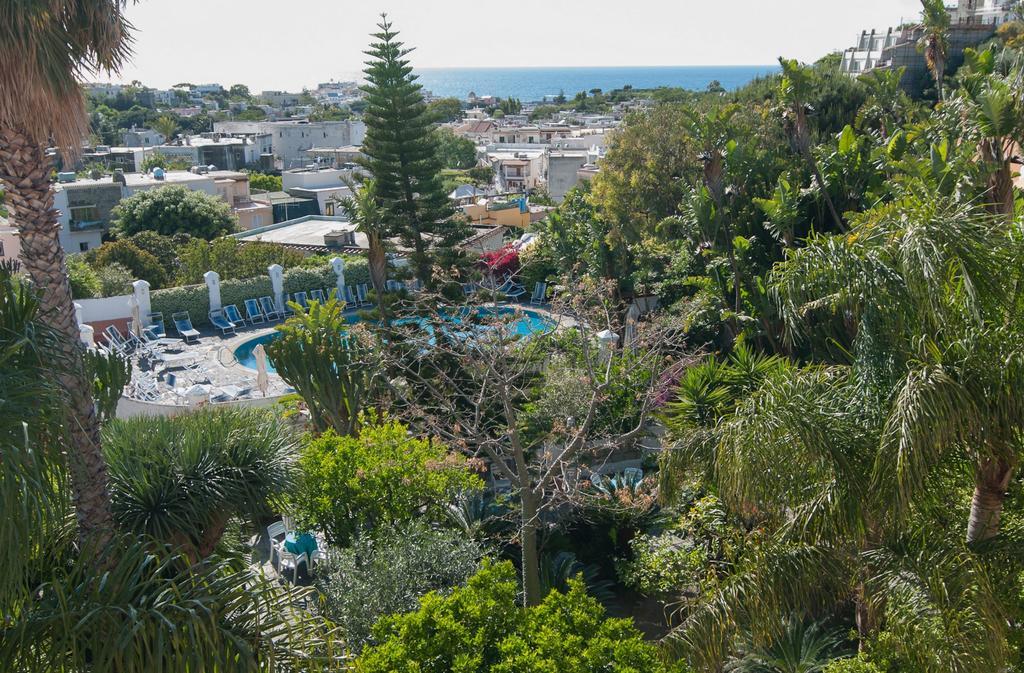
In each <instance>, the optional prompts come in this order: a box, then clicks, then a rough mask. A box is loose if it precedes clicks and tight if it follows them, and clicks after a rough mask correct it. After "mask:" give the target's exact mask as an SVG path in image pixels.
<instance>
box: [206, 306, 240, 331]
mask: <svg viewBox="0 0 1024 673" xmlns="http://www.w3.org/2000/svg"><path fill="white" fill-rule="evenodd" d="M210 322H211V323H213V326H214V327H216V328H217V329H219V330H220V333H221V336H227V335H228V334H234V333H235V323H233V322H231V321H230V320H228V318H227V316H226V315H224V311H223V309H214V310H212V311H210Z"/></svg>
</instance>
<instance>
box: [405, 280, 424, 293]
mask: <svg viewBox="0 0 1024 673" xmlns="http://www.w3.org/2000/svg"><path fill="white" fill-rule="evenodd" d="M405 289H406V290H408V291H409V292H419V291H420V290H422V289H423V281H421V280H420V279H419V278H413V279H412V280H410V281H406V283H405Z"/></svg>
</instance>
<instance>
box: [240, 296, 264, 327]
mask: <svg viewBox="0 0 1024 673" xmlns="http://www.w3.org/2000/svg"><path fill="white" fill-rule="evenodd" d="M268 299H269V297H268ZM244 303H245V314H246V315H247V316H249V324H251V325H255V324H257V323H261V322H263V321H265V320H266V318H264V317H263V312H262V311H260V303H259V302H258V301H256V300H255V299H246V300H245V302H244Z"/></svg>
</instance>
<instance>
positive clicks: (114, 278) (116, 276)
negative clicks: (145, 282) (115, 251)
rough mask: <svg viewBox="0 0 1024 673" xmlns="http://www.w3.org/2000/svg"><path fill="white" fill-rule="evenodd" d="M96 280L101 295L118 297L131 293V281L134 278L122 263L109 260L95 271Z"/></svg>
mask: <svg viewBox="0 0 1024 673" xmlns="http://www.w3.org/2000/svg"><path fill="white" fill-rule="evenodd" d="M96 280H97V281H99V284H100V296H101V297H120V296H124V295H126V294H131V293H132V283H134V282H135V280H136V278H135V276H134V275H132V272H131V271H129V270H128V269H127V267H125V265H124V264H118V263H117V262H111V263H110V264H108V265H106V266H104V267H101V268H100V269H99V270H98V271H97V272H96Z"/></svg>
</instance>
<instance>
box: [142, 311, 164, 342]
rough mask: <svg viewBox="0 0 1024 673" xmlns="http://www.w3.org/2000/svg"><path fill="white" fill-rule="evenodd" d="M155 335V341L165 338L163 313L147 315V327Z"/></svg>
mask: <svg viewBox="0 0 1024 673" xmlns="http://www.w3.org/2000/svg"><path fill="white" fill-rule="evenodd" d="M147 329H150V330H152V331H153V334H155V335H156V338H157V339H166V338H167V329H166V328H165V327H164V314H163V313H150V314H149V327H148V328H147Z"/></svg>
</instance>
